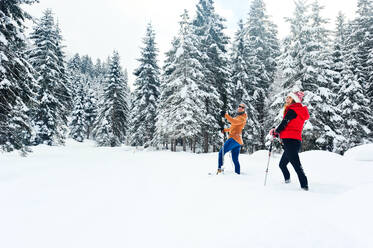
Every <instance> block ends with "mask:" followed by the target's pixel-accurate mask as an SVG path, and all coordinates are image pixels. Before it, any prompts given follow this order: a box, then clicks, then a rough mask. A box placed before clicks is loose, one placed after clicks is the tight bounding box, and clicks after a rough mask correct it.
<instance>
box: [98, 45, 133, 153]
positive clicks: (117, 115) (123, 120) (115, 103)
mask: <svg viewBox="0 0 373 248" xmlns="http://www.w3.org/2000/svg"><path fill="white" fill-rule="evenodd" d="M127 99H128V86H127V81H126V78H125V77H124V74H123V71H122V68H121V66H120V58H119V54H118V52H114V53H113V56H112V58H111V60H110V64H109V70H108V74H107V75H106V81H105V87H104V92H103V95H102V96H101V99H100V103H99V109H98V114H97V119H96V122H95V127H94V129H93V133H94V138H95V140H96V143H97V145H98V146H112V147H113V146H119V145H121V144H123V143H124V142H125V138H126V132H127V129H128V121H129V120H128V113H129V108H128V100H127Z"/></svg>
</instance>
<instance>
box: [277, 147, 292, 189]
mask: <svg viewBox="0 0 373 248" xmlns="http://www.w3.org/2000/svg"><path fill="white" fill-rule="evenodd" d="M284 149H285V147H284ZM288 163H289V159H288V157H287V155H286V151H285V150H284V153H283V154H282V157H281V159H280V164H279V167H280V169H281V171H282V174H283V175H284V179H285V182H288V181H289V180H290V172H289V170H288V168H287V164H288Z"/></svg>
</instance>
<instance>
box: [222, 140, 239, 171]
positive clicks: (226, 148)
mask: <svg viewBox="0 0 373 248" xmlns="http://www.w3.org/2000/svg"><path fill="white" fill-rule="evenodd" d="M232 141H234V142H235V140H234V139H232V138H230V139H228V140H227V141H226V142H225V143H224V146H223V147H224V155H225V154H226V153H227V152H229V151H231V150H232V148H233V147H232V145H233V144H234V143H233V142H232ZM223 147H222V148H221V149H220V151H219V155H218V156H219V159H218V168H219V169H221V166H222V165H223Z"/></svg>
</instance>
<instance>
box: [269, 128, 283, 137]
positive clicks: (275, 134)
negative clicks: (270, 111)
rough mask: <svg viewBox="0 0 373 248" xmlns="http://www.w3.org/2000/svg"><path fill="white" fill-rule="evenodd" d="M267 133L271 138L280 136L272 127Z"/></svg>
mask: <svg viewBox="0 0 373 248" xmlns="http://www.w3.org/2000/svg"><path fill="white" fill-rule="evenodd" d="M269 134H270V135H272V137H273V138H277V137H278V136H280V134H279V133H278V132H276V129H275V128H272V129H271V130H270V131H269Z"/></svg>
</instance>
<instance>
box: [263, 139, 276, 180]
mask: <svg viewBox="0 0 373 248" xmlns="http://www.w3.org/2000/svg"><path fill="white" fill-rule="evenodd" d="M273 140H274V139H273V138H272V140H271V144H270V146H269V153H268V162H267V169H266V175H265V178H264V186H266V183H267V175H268V167H269V160H270V159H271V153H272V145H273Z"/></svg>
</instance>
